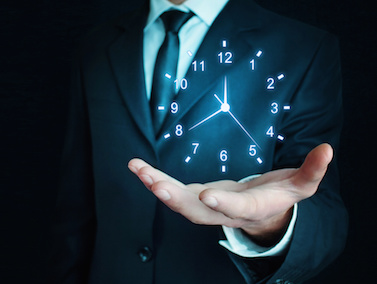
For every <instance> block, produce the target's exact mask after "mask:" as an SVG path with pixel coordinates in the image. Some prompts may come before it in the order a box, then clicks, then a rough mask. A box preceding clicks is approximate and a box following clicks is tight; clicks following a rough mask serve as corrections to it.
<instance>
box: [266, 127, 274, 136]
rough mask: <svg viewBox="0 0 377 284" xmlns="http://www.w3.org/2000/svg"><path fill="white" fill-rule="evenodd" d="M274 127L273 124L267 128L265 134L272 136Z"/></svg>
mask: <svg viewBox="0 0 377 284" xmlns="http://www.w3.org/2000/svg"><path fill="white" fill-rule="evenodd" d="M274 134H275V133H274V127H273V126H270V128H268V130H267V132H266V135H268V136H270V137H274Z"/></svg>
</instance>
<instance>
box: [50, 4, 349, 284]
mask: <svg viewBox="0 0 377 284" xmlns="http://www.w3.org/2000/svg"><path fill="white" fill-rule="evenodd" d="M147 9H148V7H143V8H142V9H140V10H138V11H136V12H134V13H130V14H127V15H125V16H124V17H121V18H120V19H117V20H115V21H113V22H111V23H108V24H106V25H103V26H101V27H99V28H97V29H95V30H94V31H92V32H91V33H90V34H89V35H88V36H87V37H86V38H85V39H84V40H83V43H82V44H81V47H80V50H79V54H78V59H77V61H76V65H75V68H74V73H73V75H74V76H73V82H74V83H73V92H72V93H73V97H72V105H71V111H70V119H69V126H68V134H67V140H66V147H65V151H64V154H63V164H62V173H61V177H62V178H61V191H60V194H59V197H58V204H57V215H56V224H55V225H54V239H55V244H56V245H55V249H54V257H53V261H52V264H53V266H54V269H53V270H52V271H53V275H54V276H55V277H56V278H58V279H60V280H55V282H54V283H61V282H64V283H85V282H86V281H89V282H90V283H140V284H141V283H156V284H157V283H158V284H160V283H162V284H167V283H187V284H193V283H195V284H198V283H206V284H208V283H227V284H230V283H245V281H246V282H247V283H256V282H257V281H262V280H265V281H267V280H268V281H269V282H268V283H275V281H279V280H281V279H285V280H289V281H292V282H302V281H304V280H305V279H308V278H309V277H310V276H313V275H315V274H316V273H318V272H319V271H320V270H321V269H322V268H323V267H324V266H326V265H327V264H328V263H330V262H331V261H332V260H333V259H334V258H335V257H336V256H337V255H338V254H339V253H340V251H341V250H342V248H343V246H344V242H345V236H346V227H347V225H346V224H347V214H346V212H345V209H344V207H343V203H342V201H341V198H340V196H339V192H338V190H339V189H338V176H337V169H336V161H335V160H334V161H333V163H332V164H331V166H330V168H329V171H328V174H327V176H326V177H325V179H324V181H323V182H322V184H321V186H320V189H319V190H318V193H317V194H315V196H314V197H312V198H309V199H308V200H305V201H302V202H300V203H299V209H298V219H297V223H296V226H295V229H294V235H293V239H292V243H291V245H290V248H289V250H288V251H287V252H286V254H285V255H284V256H282V257H272V258H257V259H252V260H248V259H243V258H241V257H237V256H235V255H232V254H231V253H228V252H227V251H226V250H225V249H224V248H222V247H221V246H220V245H218V243H217V242H218V240H219V239H220V238H222V235H221V228H220V227H217V226H199V225H195V224H192V223H190V222H189V221H187V220H186V219H185V218H183V217H182V216H180V215H179V214H176V213H174V212H171V211H170V210H169V209H167V208H166V207H165V206H164V205H161V204H160V203H159V202H158V201H157V200H156V198H155V197H154V196H153V195H152V194H151V193H150V192H148V190H146V189H145V188H144V186H143V185H142V184H141V182H139V180H138V179H137V178H136V177H135V176H134V175H133V174H132V173H131V172H130V171H129V170H128V169H127V163H128V161H129V160H130V159H131V158H133V157H140V158H143V159H145V160H146V161H148V162H149V163H151V164H152V165H154V166H156V167H158V168H160V169H162V170H164V171H166V172H167V173H169V174H171V175H172V176H174V177H176V178H177V179H180V180H182V181H183V182H206V181H212V180H218V179H223V178H227V179H233V180H239V179H241V178H243V177H245V176H248V175H251V174H254V173H262V172H266V171H270V170H272V169H277V168H283V167H298V166H300V164H301V163H302V161H303V159H304V158H305V156H306V154H307V153H308V152H309V151H310V150H311V149H312V148H314V147H315V146H317V145H318V144H320V143H322V142H329V143H331V144H332V145H333V146H334V147H335V149H336V148H337V145H338V138H339V132H340V124H341V94H340V88H341V87H340V86H341V83H340V82H341V79H340V66H339V54H338V47H337V42H336V40H335V39H334V37H333V36H331V35H329V34H328V33H326V32H323V31H320V30H318V29H316V28H313V27H310V26H307V25H304V24H301V23H298V22H296V21H293V20H290V19H286V18H284V17H281V16H278V15H275V14H273V13H271V12H269V11H266V10H264V9H262V8H261V7H259V6H257V5H256V4H255V3H254V2H252V1H246V0H231V1H230V2H229V3H228V5H227V6H226V7H225V9H224V10H223V11H222V12H221V14H220V15H219V17H218V18H217V19H216V21H215V22H214V24H213V26H212V27H211V28H210V30H209V32H208V34H207V36H206V38H205V39H204V41H203V44H202V46H201V47H200V49H199V51H198V53H197V55H196V59H197V60H206V71H205V72H193V71H192V70H189V71H188V74H187V76H186V78H187V79H188V81H189V84H190V88H188V90H189V91H187V92H186V93H185V92H183V91H182V92H180V93H179V94H178V97H177V102H179V105H180V109H181V110H182V111H180V112H179V114H177V115H175V116H173V115H170V117H168V118H167V120H166V123H165V124H164V126H163V129H164V131H170V132H171V133H173V134H174V129H175V127H176V125H177V124H178V123H179V124H181V125H184V126H185V127H186V126H187V125H193V124H194V123H196V122H198V121H200V120H201V119H203V118H204V117H206V116H207V115H209V114H210V113H211V112H212V111H213V110H214V109H216V108H218V106H219V105H218V102H217V101H216V100H215V99H214V97H213V93H218V94H221V92H222V88H223V78H224V75H226V76H227V78H228V82H229V90H230V91H229V92H231V94H229V101H231V106H232V111H233V113H235V114H237V116H238V119H239V120H240V121H242V123H243V125H247V127H248V129H249V130H250V131H251V132H252V133H253V135H255V136H254V138H255V139H256V140H257V141H258V143H259V144H260V147H261V149H258V151H259V150H260V151H261V154H262V155H263V157H264V163H263V164H262V165H258V163H256V162H255V161H254V162H251V160H250V159H249V158H250V157H249V156H248V154H247V150H245V149H246V148H247V147H248V145H249V144H250V141H249V140H248V138H247V137H246V136H245V135H244V133H243V132H242V130H240V128H239V127H238V126H237V125H236V123H235V122H234V120H232V119H231V118H229V116H226V115H222V116H220V115H219V116H218V117H216V119H213V120H211V121H208V123H206V124H205V125H203V126H201V127H198V128H197V129H196V131H191V132H189V131H185V135H182V136H181V137H174V135H173V136H172V137H171V139H168V140H166V139H164V137H163V136H160V137H157V139H156V138H155V135H154V132H153V127H152V122H151V116H150V110H149V105H148V101H147V99H146V95H145V81H144V75H143V58H142V50H143V49H142V44H143V43H142V40H143V32H142V31H143V27H144V24H145V19H146V15H147ZM223 39H227V40H228V43H229V48H230V49H231V51H232V52H233V54H234V58H233V59H234V60H233V63H232V64H223V65H218V63H217V60H218V57H217V53H218V52H219V51H221V46H220V43H221V40H223ZM259 49H261V50H263V56H264V57H263V61H262V60H261V61H260V62H261V63H260V64H259V63H258V64H259V65H258V69H257V70H255V71H254V73H252V75H251V73H250V64H249V61H250V57H251V56H252V55H255V53H256V51H258V50H259ZM279 72H283V73H284V74H285V75H286V78H285V79H284V83H283V82H282V83H281V84H280V83H279V84H280V85H279V87H278V85H276V86H277V88H276V92H275V93H269V92H267V91H266V78H268V77H269V76H275V75H276V74H279ZM274 100H276V101H278V102H279V103H281V104H287V105H288V104H289V105H291V107H292V109H291V111H289V112H284V113H283V112H281V113H279V115H276V116H274V115H271V112H270V111H269V110H270V108H271V107H270V105H271V102H273V101H274ZM269 125H274V127H275V128H274V129H275V130H276V131H277V132H279V133H283V134H284V136H285V137H286V139H285V141H284V142H282V143H281V142H279V141H278V140H277V139H276V135H275V137H274V138H271V137H268V136H267V135H265V132H266V130H267V128H266V127H268V126H269ZM185 130H186V129H185ZM261 133H262V134H263V135H261ZM195 141H200V143H201V146H200V147H201V148H200V149H201V150H202V151H201V152H200V154H199V152H198V154H197V155H196V156H195V159H192V163H191V164H190V165H185V164H184V162H183V160H184V157H185V155H186V153H189V152H190V151H192V148H191V147H192V145H191V143H192V142H195ZM245 147H246V148H245ZM223 148H226V149H227V150H228V157H229V159H228V161H227V166H228V169H229V170H228V174H227V175H223V174H221V173H220V171H219V165H220V163H219V159H218V152H219V150H221V149H223ZM62 280H63V281H62ZM276 283H282V282H276Z"/></svg>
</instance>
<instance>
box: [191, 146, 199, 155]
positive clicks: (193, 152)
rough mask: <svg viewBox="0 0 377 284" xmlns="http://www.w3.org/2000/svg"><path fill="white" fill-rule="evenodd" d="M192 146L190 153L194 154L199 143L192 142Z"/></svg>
mask: <svg viewBox="0 0 377 284" xmlns="http://www.w3.org/2000/svg"><path fill="white" fill-rule="evenodd" d="M192 146H194V151H193V152H192V153H193V154H194V155H195V154H196V150H197V149H198V147H199V143H192Z"/></svg>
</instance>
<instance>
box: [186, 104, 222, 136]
mask: <svg viewBox="0 0 377 284" xmlns="http://www.w3.org/2000/svg"><path fill="white" fill-rule="evenodd" d="M220 112H222V110H221V109H219V110H218V111H216V112H214V113H213V114H211V115H210V116H208V117H206V118H205V119H203V120H201V121H199V122H198V123H197V124H195V125H194V126H191V127H190V128H189V131H190V130H193V129H194V128H196V127H198V126H199V125H200V124H202V123H204V122H206V121H207V120H209V119H211V118H212V117H214V116H215V115H218V114H219V113H220Z"/></svg>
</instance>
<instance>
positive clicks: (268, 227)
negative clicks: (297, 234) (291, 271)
mask: <svg viewBox="0 0 377 284" xmlns="http://www.w3.org/2000/svg"><path fill="white" fill-rule="evenodd" d="M292 214H293V207H291V208H290V209H288V210H287V211H285V212H282V213H281V214H279V215H275V216H272V217H270V218H268V219H264V220H260V221H255V222H253V223H252V224H250V225H248V226H244V227H242V228H241V229H242V230H243V231H244V232H245V233H246V234H248V236H249V237H250V238H251V239H252V240H253V242H255V243H256V244H258V245H260V246H263V247H271V246H274V245H275V244H277V243H278V242H279V241H280V240H281V238H282V237H283V236H284V234H285V232H286V230H287V228H288V226H289V223H290V220H291V218H292Z"/></svg>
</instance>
